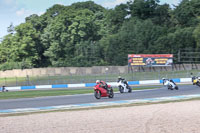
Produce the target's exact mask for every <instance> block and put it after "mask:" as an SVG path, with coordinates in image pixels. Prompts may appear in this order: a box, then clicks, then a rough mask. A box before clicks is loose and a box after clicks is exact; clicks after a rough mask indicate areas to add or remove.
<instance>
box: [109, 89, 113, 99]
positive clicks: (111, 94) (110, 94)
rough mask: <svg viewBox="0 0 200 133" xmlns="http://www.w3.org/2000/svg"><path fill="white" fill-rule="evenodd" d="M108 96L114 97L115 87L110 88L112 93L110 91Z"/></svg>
mask: <svg viewBox="0 0 200 133" xmlns="http://www.w3.org/2000/svg"><path fill="white" fill-rule="evenodd" d="M108 97H109V98H113V97H114V93H113V89H111V90H110V93H109V95H108Z"/></svg>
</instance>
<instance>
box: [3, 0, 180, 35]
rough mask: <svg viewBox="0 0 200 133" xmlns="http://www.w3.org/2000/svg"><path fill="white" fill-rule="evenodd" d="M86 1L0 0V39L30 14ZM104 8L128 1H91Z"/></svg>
mask: <svg viewBox="0 0 200 133" xmlns="http://www.w3.org/2000/svg"><path fill="white" fill-rule="evenodd" d="M81 1H88V0H0V18H1V19H0V38H2V37H3V36H5V35H6V34H8V33H7V27H8V26H9V25H10V24H11V23H13V25H14V26H16V25H19V24H20V23H23V22H25V18H26V17H27V16H29V15H31V14H38V15H41V14H42V13H44V12H45V11H46V9H48V8H50V7H52V6H53V5H54V4H62V5H71V4H72V3H75V2H81ZM92 1H94V2H95V3H96V4H99V5H102V6H103V7H105V8H113V7H115V6H116V5H119V4H121V3H126V2H127V1H129V0H92ZM180 1H181V0H160V4H164V3H168V4H170V5H172V4H174V5H177V4H179V3H180Z"/></svg>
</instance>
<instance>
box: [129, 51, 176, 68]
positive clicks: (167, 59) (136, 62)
mask: <svg viewBox="0 0 200 133" xmlns="http://www.w3.org/2000/svg"><path fill="white" fill-rule="evenodd" d="M172 64H173V54H129V55H128V66H171V65H172Z"/></svg>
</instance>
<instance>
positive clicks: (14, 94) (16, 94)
mask: <svg viewBox="0 0 200 133" xmlns="http://www.w3.org/2000/svg"><path fill="white" fill-rule="evenodd" d="M156 88H158V87H157V86H153V87H137V88H132V89H133V91H134V90H143V89H156ZM114 91H115V92H117V91H118V88H114ZM93 92H94V90H93V89H91V88H90V89H87V88H84V89H59V90H29V91H10V92H1V93H0V100H2V99H17V98H33V97H43V96H61V95H76V94H87V93H93Z"/></svg>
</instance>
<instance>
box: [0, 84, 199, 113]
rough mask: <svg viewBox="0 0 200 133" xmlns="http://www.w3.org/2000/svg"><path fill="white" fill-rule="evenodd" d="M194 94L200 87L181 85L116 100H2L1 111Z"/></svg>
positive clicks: (87, 97)
mask: <svg viewBox="0 0 200 133" xmlns="http://www.w3.org/2000/svg"><path fill="white" fill-rule="evenodd" d="M133 88H134V87H133ZM192 94H200V87H197V86H193V85H179V90H167V88H166V87H162V88H160V89H152V90H140V91H134V90H133V92H132V93H123V94H121V93H115V95H114V98H112V99H109V98H107V97H103V98H101V99H99V100H97V99H95V97H94V95H93V94H83V95H70V96H51V97H39V98H23V99H10V100H0V110H6V109H20V108H36V107H48V106H59V105H71V104H82V103H97V102H107V101H119V100H134V99H145V98H157V97H168V96H178V95H192Z"/></svg>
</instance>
